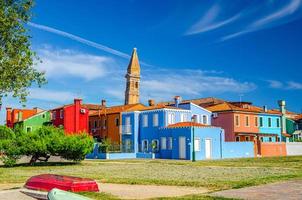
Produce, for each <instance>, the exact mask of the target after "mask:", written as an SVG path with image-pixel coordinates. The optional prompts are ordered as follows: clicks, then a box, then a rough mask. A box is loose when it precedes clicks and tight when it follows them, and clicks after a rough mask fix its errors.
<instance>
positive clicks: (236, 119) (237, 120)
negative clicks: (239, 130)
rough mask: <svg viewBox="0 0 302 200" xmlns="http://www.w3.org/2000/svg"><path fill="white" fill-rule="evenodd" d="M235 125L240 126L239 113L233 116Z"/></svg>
mask: <svg viewBox="0 0 302 200" xmlns="http://www.w3.org/2000/svg"><path fill="white" fill-rule="evenodd" d="M235 125H236V126H237V127H238V126H240V118H239V115H236V116H235Z"/></svg>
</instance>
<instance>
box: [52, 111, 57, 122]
mask: <svg viewBox="0 0 302 200" xmlns="http://www.w3.org/2000/svg"><path fill="white" fill-rule="evenodd" d="M56 114H57V113H56V111H53V113H52V119H53V120H55V119H56V118H57V116H56Z"/></svg>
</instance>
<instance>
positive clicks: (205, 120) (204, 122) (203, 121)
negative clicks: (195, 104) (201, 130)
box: [202, 115, 208, 124]
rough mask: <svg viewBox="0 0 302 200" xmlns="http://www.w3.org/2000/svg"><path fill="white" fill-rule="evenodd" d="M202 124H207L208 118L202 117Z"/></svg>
mask: <svg viewBox="0 0 302 200" xmlns="http://www.w3.org/2000/svg"><path fill="white" fill-rule="evenodd" d="M202 123H203V124H208V116H206V115H203V116H202Z"/></svg>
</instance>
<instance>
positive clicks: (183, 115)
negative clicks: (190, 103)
mask: <svg viewBox="0 0 302 200" xmlns="http://www.w3.org/2000/svg"><path fill="white" fill-rule="evenodd" d="M184 121H185V114H184V113H180V122H184Z"/></svg>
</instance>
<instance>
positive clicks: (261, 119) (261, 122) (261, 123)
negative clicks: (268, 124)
mask: <svg viewBox="0 0 302 200" xmlns="http://www.w3.org/2000/svg"><path fill="white" fill-rule="evenodd" d="M259 119H260V127H263V117H260V118H259Z"/></svg>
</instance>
